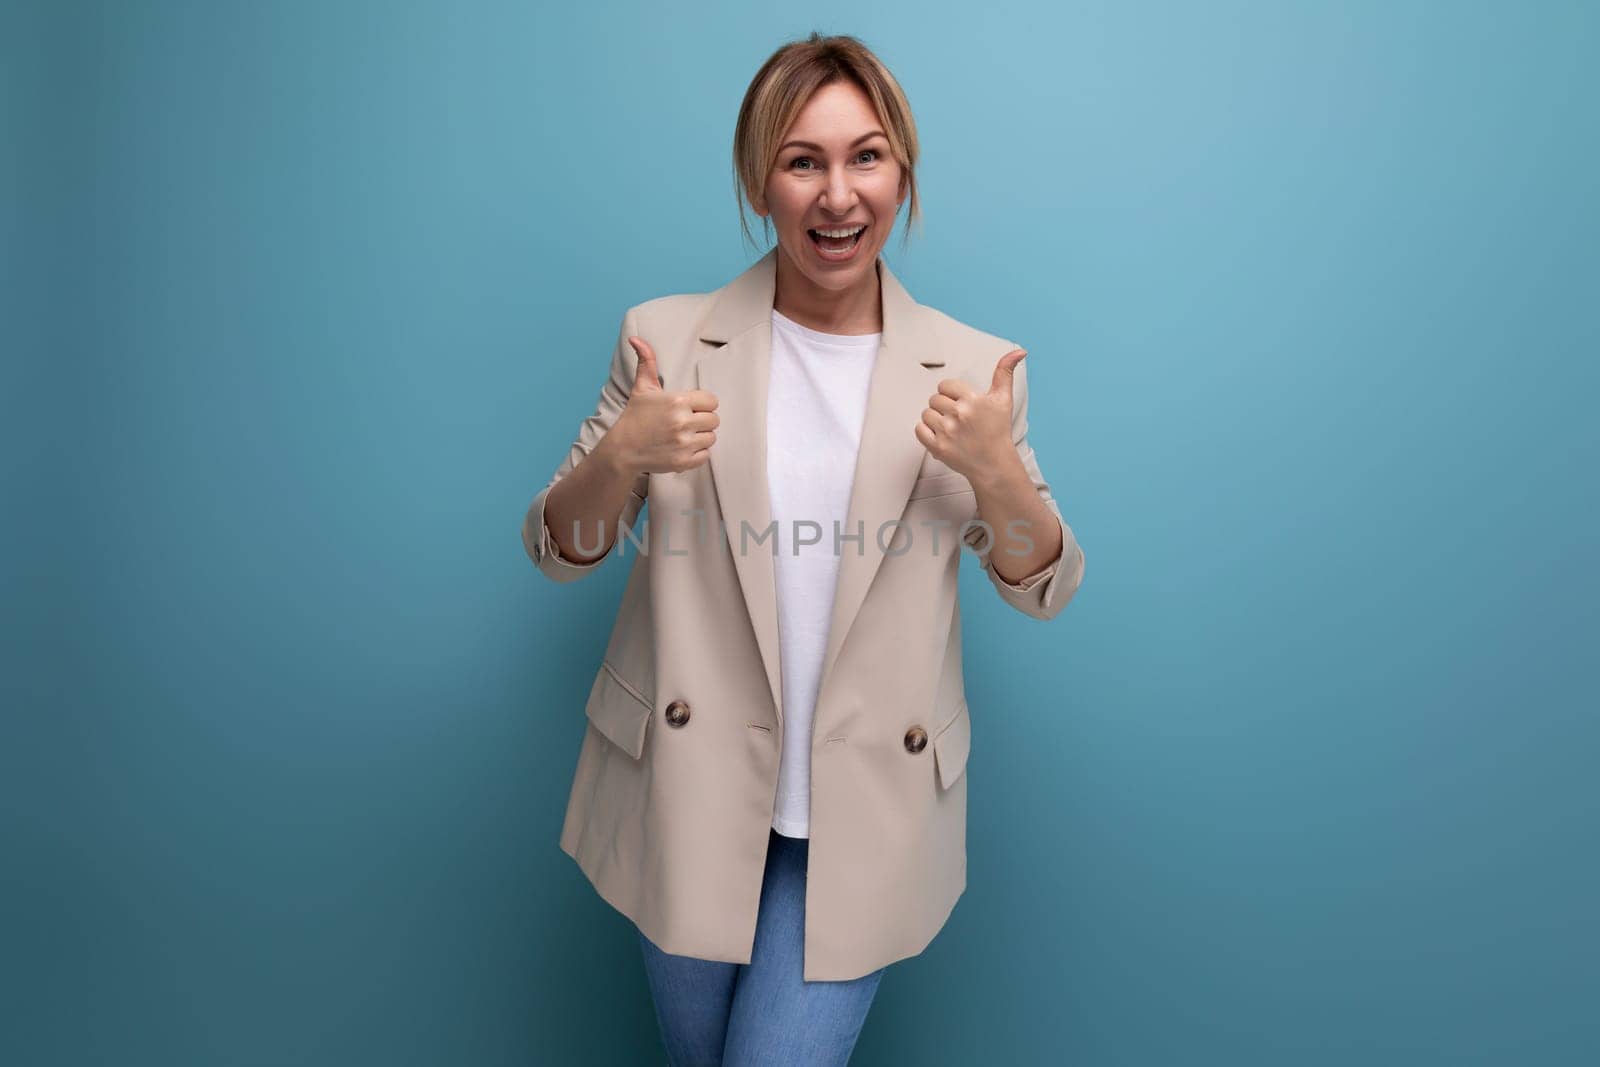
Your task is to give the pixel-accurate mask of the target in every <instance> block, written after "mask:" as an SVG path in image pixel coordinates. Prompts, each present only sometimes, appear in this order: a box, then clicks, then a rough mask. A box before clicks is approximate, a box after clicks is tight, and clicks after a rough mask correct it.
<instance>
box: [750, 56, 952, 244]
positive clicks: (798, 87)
mask: <svg viewBox="0 0 1600 1067" xmlns="http://www.w3.org/2000/svg"><path fill="white" fill-rule="evenodd" d="M839 81H849V82H853V83H854V84H855V85H856V86H857V87H859V88H860V89H861V91H862V92H863V93H865V94H866V96H867V99H868V100H870V101H871V102H872V107H873V110H874V111H876V112H877V113H878V121H879V122H881V123H882V124H883V132H884V133H885V134H887V135H888V138H889V154H890V155H892V156H893V157H894V159H895V161H896V162H897V163H899V164H900V168H901V180H902V181H903V182H904V183H905V184H906V185H907V186H909V190H910V192H909V196H908V198H907V204H908V205H909V210H908V211H907V212H906V225H905V228H904V229H903V230H902V232H901V234H900V240H901V243H902V244H904V243H905V241H906V240H908V239H909V238H910V231H911V224H912V223H913V222H920V221H921V218H922V213H921V210H920V209H919V207H918V202H917V174H916V167H917V124H916V122H915V120H913V119H912V117H911V104H910V103H909V102H907V100H906V95H905V93H904V92H902V91H901V89H900V83H899V82H897V81H895V78H894V75H893V74H890V73H889V68H888V67H886V66H884V65H883V63H882V61H880V60H879V59H878V57H877V56H876V55H874V54H873V53H872V50H871V49H869V48H868V47H867V46H866V45H864V44H862V43H861V41H859V40H858V39H856V38H854V37H848V36H830V37H824V36H822V35H821V34H819V33H812V34H811V36H809V37H807V38H806V39H805V40H803V41H790V42H789V43H788V44H785V45H783V46H782V47H781V48H779V49H778V50H777V51H776V52H774V53H772V55H771V56H769V57H768V58H767V61H766V62H765V63H763V64H762V65H761V69H760V70H758V71H756V76H755V77H754V78H753V79H751V81H750V86H749V88H747V89H746V90H745V93H744V102H743V103H741V104H740V105H739V121H738V123H737V124H736V125H735V126H734V131H733V188H734V199H735V201H736V202H737V203H738V206H739V225H740V227H741V228H742V229H743V230H744V236H745V239H746V240H748V241H750V243H751V244H754V243H755V239H754V238H753V237H752V236H751V234H750V226H749V223H748V220H747V219H746V217H745V203H746V200H748V201H749V202H750V203H752V204H753V203H755V201H756V200H757V198H759V197H762V196H764V194H765V190H766V187H767V176H768V175H769V174H770V173H771V172H772V168H773V166H774V165H775V164H776V163H777V160H778V148H779V146H780V145H781V144H782V141H783V135H784V134H785V133H786V132H788V129H789V127H790V126H791V125H793V123H794V120H795V118H796V117H797V116H798V115H799V114H800V111H801V109H802V108H804V107H805V105H806V102H807V101H808V100H810V99H811V96H812V94H813V93H815V92H816V91H817V90H818V89H820V88H822V87H823V86H824V85H831V84H833V83H834V82H839ZM896 214H899V212H898V211H896ZM771 221H772V220H771V218H770V217H763V218H762V220H761V222H762V232H763V233H765V232H766V229H767V227H768V226H769V225H770V224H771Z"/></svg>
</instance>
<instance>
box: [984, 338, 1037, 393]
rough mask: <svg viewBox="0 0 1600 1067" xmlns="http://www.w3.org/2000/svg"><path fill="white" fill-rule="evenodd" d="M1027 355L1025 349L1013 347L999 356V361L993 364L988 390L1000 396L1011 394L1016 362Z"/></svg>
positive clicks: (1019, 361)
mask: <svg viewBox="0 0 1600 1067" xmlns="http://www.w3.org/2000/svg"><path fill="white" fill-rule="evenodd" d="M1027 355H1028V353H1027V351H1026V350H1025V349H1021V348H1013V349H1012V350H1011V351H1009V352H1007V353H1006V354H1005V355H1003V356H1001V357H1000V362H999V363H996V364H995V365H994V381H993V382H992V383H991V384H990V385H989V392H991V393H997V394H999V395H1001V396H1010V395H1011V382H1012V379H1014V378H1015V377H1016V371H1017V364H1018V363H1021V362H1022V361H1023V359H1024V358H1026V356H1027Z"/></svg>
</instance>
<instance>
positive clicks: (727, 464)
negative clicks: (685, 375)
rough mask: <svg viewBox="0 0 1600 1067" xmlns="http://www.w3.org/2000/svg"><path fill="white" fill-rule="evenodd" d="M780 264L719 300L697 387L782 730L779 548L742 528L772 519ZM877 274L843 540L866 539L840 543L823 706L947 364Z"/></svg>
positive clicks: (900, 290) (883, 275) (772, 258)
mask: <svg viewBox="0 0 1600 1067" xmlns="http://www.w3.org/2000/svg"><path fill="white" fill-rule="evenodd" d="M777 255H778V250H777V249H776V248H774V249H772V250H771V251H769V252H768V253H767V254H766V255H764V256H763V257H762V258H761V259H760V260H759V261H757V262H756V263H755V264H754V265H753V266H751V267H750V268H749V269H748V270H746V271H745V272H744V273H743V274H741V275H739V277H737V278H735V279H734V280H733V281H732V282H730V283H728V285H727V286H725V287H724V288H723V289H722V290H721V291H720V292H719V293H718V295H717V297H716V299H715V301H714V303H713V304H712V307H711V310H710V311H709V312H708V313H707V315H706V319H705V321H704V323H703V324H702V326H701V328H700V330H699V336H700V340H701V341H704V342H708V343H710V344H714V345H720V346H721V347H719V348H717V349H716V350H715V351H712V352H708V353H707V354H706V355H705V356H703V357H701V359H700V360H699V362H698V363H697V364H696V366H695V384H696V386H697V387H698V388H701V389H705V390H708V391H710V392H712V393H715V394H716V396H717V415H718V417H719V418H720V419H721V425H720V426H719V427H718V428H717V443H716V444H715V445H713V446H712V448H711V456H710V468H711V478H712V482H713V484H714V485H715V487H716V496H717V506H718V508H719V509H720V510H721V512H722V519H723V525H724V529H725V530H726V531H727V536H728V546H729V550H730V552H731V553H732V555H733V559H734V567H735V570H736V572H737V574H738V577H739V584H740V587H741V588H742V590H743V593H744V601H745V608H746V610H747V611H748V612H749V614H750V621H751V625H752V626H753V628H754V630H755V635H756V644H757V646H758V647H759V648H760V650H761V656H762V660H763V665H764V666H765V668H766V673H767V682H768V684H769V685H770V686H771V688H772V699H773V704H774V706H775V707H776V708H777V715H778V722H779V724H780V725H781V723H782V722H783V687H782V684H781V675H780V669H781V662H780V653H779V644H778V602H777V586H776V579H775V576H774V565H773V539H772V538H770V537H769V538H768V539H767V541H765V542H763V543H761V544H759V545H757V544H756V543H755V541H754V537H752V538H751V540H750V549H749V551H748V552H742V551H741V550H740V546H741V537H740V522H741V520H743V521H744V522H745V523H747V524H748V525H749V527H750V529H751V531H752V534H753V535H759V534H761V533H762V532H763V531H765V530H766V529H767V527H768V525H769V524H770V523H771V522H772V501H771V497H770V496H769V495H768V484H767V448H766V441H767V385H768V381H769V377H770V373H769V372H770V367H771V361H772V305H773V297H774V293H775V283H776V279H777ZM877 270H878V280H879V286H880V292H881V294H882V301H883V336H882V338H881V339H880V343H879V348H878V356H877V360H876V362H875V363H874V364H873V368H872V376H871V380H870V384H869V387H868V392H867V411H866V416H865V419H864V420H863V423H862V427H861V448H860V451H859V452H858V453H857V457H856V467H855V476H854V481H853V482H852V485H851V489H850V507H849V513H848V515H847V517H846V519H845V523H844V527H843V529H842V530H841V531H840V534H841V536H849V535H854V534H856V533H857V532H858V531H859V532H860V533H861V535H862V539H861V541H860V542H856V541H842V542H841V544H840V549H839V551H840V558H839V577H838V584H837V586H836V587H835V591H834V600H833V614H832V617H831V620H830V623H829V631H828V644H827V650H826V653H825V655H824V658H823V664H822V684H821V686H820V687H819V689H818V701H819V703H820V702H821V700H822V698H823V696H824V695H825V694H826V692H827V689H826V686H827V680H828V676H829V674H830V673H831V671H832V668H833V664H834V662H835V661H836V660H837V659H838V658H839V651H840V649H841V647H842V646H843V644H844V640H845V638H846V636H848V634H849V630H850V626H851V624H852V623H853V622H854V621H855V617H856V615H857V613H858V612H859V611H860V608H861V603H862V601H863V600H864V599H865V598H866V594H867V589H868V587H869V586H870V585H871V584H872V578H873V576H874V575H875V574H877V571H878V566H879V564H881V563H882V562H883V550H882V548H881V547H880V545H879V538H878V532H879V529H880V527H883V526H884V524H885V523H889V522H892V521H893V520H896V519H898V518H899V517H900V515H901V514H902V513H903V512H904V511H905V505H906V498H907V497H908V496H910V495H911V483H912V482H914V481H915V480H916V476H917V471H918V469H919V467H920V466H921V464H922V459H923V457H924V456H925V455H926V454H927V450H926V449H924V448H923V447H922V443H921V442H920V441H918V440H917V438H916V435H915V434H914V433H913V432H912V431H913V427H914V426H915V425H916V422H917V419H918V418H919V417H920V416H921V414H922V409H923V408H925V407H926V406H927V400H928V397H929V395H931V394H932V392H933V390H934V387H935V386H936V385H937V383H938V380H939V378H938V374H939V368H940V367H942V366H943V363H942V362H940V361H939V357H938V356H937V354H936V353H935V352H933V350H932V349H931V348H930V347H928V343H927V336H926V332H925V330H924V324H923V321H922V316H921V315H919V314H918V305H917V303H916V301H914V300H913V299H912V298H911V294H910V293H908V292H906V290H905V288H904V287H903V286H901V284H900V282H899V280H898V279H896V278H895V276H894V274H893V273H891V272H890V270H889V265H888V264H887V263H885V262H884V260H883V258H882V256H880V257H879V258H878V261H877ZM895 531H896V528H895V527H893V526H890V527H888V528H886V529H884V530H883V541H884V543H885V544H895V543H898V542H899V541H903V540H904V538H905V537H906V536H907V535H910V536H912V537H914V538H915V537H918V536H920V534H921V533H922V532H923V531H915V530H913V531H908V532H907V534H896V532H895ZM832 534H833V531H832V530H824V531H823V542H822V543H823V544H831V539H832Z"/></svg>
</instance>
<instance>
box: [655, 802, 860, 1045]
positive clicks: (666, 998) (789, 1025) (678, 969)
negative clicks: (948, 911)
mask: <svg viewBox="0 0 1600 1067" xmlns="http://www.w3.org/2000/svg"><path fill="white" fill-rule="evenodd" d="M810 845H811V842H810V841H809V840H808V839H806V838H803V837H784V836H783V835H782V834H780V833H778V832H777V831H776V830H773V831H771V832H770V834H769V836H768V839H767V866H766V871H765V873H764V874H763V876H762V883H761V906H760V911H759V913H758V914H757V917H756V941H755V948H754V950H753V952H752V954H751V957H750V962H749V963H720V962H717V961H715V960H702V959H696V958H694V957H692V956H674V955H672V954H671V953H668V952H663V951H661V949H659V948H658V947H656V944H655V942H653V941H651V940H650V939H649V938H647V937H645V936H644V934H643V933H642V932H641V933H640V934H639V942H640V944H641V945H642V946H643V948H644V965H645V973H646V976H647V977H648V978H649V981H650V994H651V996H652V997H653V998H654V999H655V1005H656V1021H657V1022H658V1023H659V1024H660V1026H661V1040H662V1043H663V1044H665V1045H666V1050H667V1060H668V1062H670V1063H671V1064H672V1067H690V1065H693V1067H701V1065H710V1064H722V1063H726V1064H728V1065H730V1067H750V1065H754V1064H776V1065H782V1067H794V1065H800V1064H804V1065H806V1067H811V1065H817V1067H824V1065H827V1064H840V1065H843V1064H846V1063H848V1062H849V1061H850V1050H851V1049H853V1048H855V1044H856V1038H857V1037H859V1036H860V1034H861V1026H862V1024H863V1023H865V1022H866V1020H867V1009H868V1008H870V1007H871V1006H872V997H873V995H874V994H875V993H877V991H878V980H879V979H881V978H882V977H883V972H884V971H885V970H887V968H886V967H880V968H878V969H877V970H876V971H873V972H872V973H871V974H868V975H863V976H862V977H860V978H853V979H851V980H850V981H848V982H806V981H803V980H802V979H801V977H800V969H801V957H802V952H803V949H804V946H805V905H806V856H807V853H808V850H809V848H810Z"/></svg>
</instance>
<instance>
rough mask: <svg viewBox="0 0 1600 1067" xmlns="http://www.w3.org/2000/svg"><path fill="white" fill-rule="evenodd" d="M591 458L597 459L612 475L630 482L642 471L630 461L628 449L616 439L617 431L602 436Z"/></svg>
mask: <svg viewBox="0 0 1600 1067" xmlns="http://www.w3.org/2000/svg"><path fill="white" fill-rule="evenodd" d="M590 458H591V459H593V460H595V461H597V462H598V463H599V464H600V466H601V467H603V468H604V469H605V471H606V472H607V473H608V474H610V475H611V476H612V477H614V478H618V479H622V480H625V481H628V482H630V483H631V482H632V481H633V479H635V478H637V477H638V476H639V475H640V473H642V472H641V471H639V470H637V469H635V467H634V465H633V464H632V463H629V462H628V459H627V455H626V450H625V449H624V448H622V447H621V446H620V444H619V442H618V441H617V440H616V435H615V433H608V434H606V435H605V436H604V437H602V438H600V443H599V444H597V445H595V446H594V451H593V452H592V453H590Z"/></svg>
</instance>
